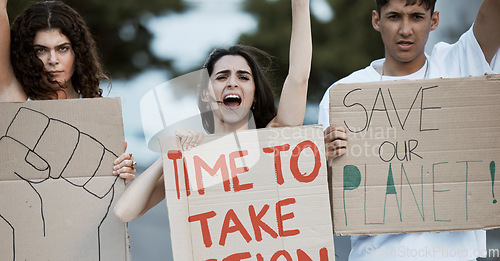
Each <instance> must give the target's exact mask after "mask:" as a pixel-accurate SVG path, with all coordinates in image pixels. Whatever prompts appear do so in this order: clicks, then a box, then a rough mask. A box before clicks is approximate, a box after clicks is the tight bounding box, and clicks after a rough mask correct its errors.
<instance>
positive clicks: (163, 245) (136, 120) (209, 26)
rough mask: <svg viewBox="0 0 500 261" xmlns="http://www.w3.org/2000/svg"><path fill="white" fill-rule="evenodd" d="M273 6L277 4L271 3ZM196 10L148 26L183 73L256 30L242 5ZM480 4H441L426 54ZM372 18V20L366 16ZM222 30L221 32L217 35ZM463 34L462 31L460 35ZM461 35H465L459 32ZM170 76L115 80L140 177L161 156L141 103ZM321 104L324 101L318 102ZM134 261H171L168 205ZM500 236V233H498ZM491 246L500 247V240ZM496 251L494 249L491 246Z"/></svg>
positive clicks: (203, 5) (221, 2) (147, 230)
mask: <svg viewBox="0 0 500 261" xmlns="http://www.w3.org/2000/svg"><path fill="white" fill-rule="evenodd" d="M269 1H273V0H269ZM186 2H187V3H188V4H189V5H190V6H191V10H190V11H188V12H186V13H184V14H170V15H167V16H164V17H160V18H155V19H151V20H149V21H148V22H147V26H148V27H149V28H150V29H151V31H152V32H153V33H154V36H155V37H154V40H153V42H152V44H151V48H152V49H153V50H154V53H155V54H156V55H158V56H159V57H163V58H171V59H173V60H174V66H176V67H177V68H178V69H181V70H182V69H185V68H201V66H202V64H203V62H204V60H205V57H204V56H205V55H206V53H207V52H209V51H210V50H211V49H213V48H214V47H217V46H228V45H232V44H235V43H236V41H237V40H238V37H239V35H240V34H241V33H243V32H251V31H252V30H255V28H256V25H257V21H256V20H255V19H254V18H253V17H252V16H250V15H248V14H244V13H242V12H241V3H242V2H243V0H186ZM480 3H481V1H480V0H439V1H437V7H436V9H437V10H438V11H440V13H441V17H440V18H441V20H440V25H439V27H438V29H437V30H436V31H435V32H432V33H431V35H430V38H429V42H428V45H427V46H428V48H427V49H426V52H427V53H428V54H430V52H431V48H430V47H432V46H433V45H434V44H435V43H436V42H438V41H446V42H453V41H455V40H456V39H453V38H450V37H449V36H450V34H449V33H448V32H450V31H453V30H456V29H454V28H456V27H460V28H463V26H464V25H465V26H466V28H468V27H469V26H470V25H471V24H472V21H473V20H474V18H475V15H476V12H477V9H478V8H479V5H480ZM311 10H312V14H313V15H314V16H316V17H317V18H318V19H323V20H328V19H332V18H333V17H334V11H333V10H331V8H330V7H329V5H328V4H326V2H325V1H324V0H311ZM367 15H370V14H367ZM215 28H218V30H214V29H215ZM460 30H461V29H460ZM459 33H462V31H461V32H459ZM170 77H171V76H170V75H168V73H167V72H165V71H161V70H150V71H147V72H144V73H142V74H140V75H138V76H136V77H135V78H133V79H131V80H129V81H123V80H119V79H113V87H112V90H111V93H110V94H109V96H112V97H116V96H118V97H121V99H122V106H123V121H124V129H125V137H126V140H127V142H128V149H127V150H128V151H129V152H133V154H134V158H135V159H136V161H137V162H138V168H139V172H138V173H140V171H141V169H143V168H145V167H147V166H149V165H150V164H151V163H152V162H153V161H154V160H156V158H157V157H159V154H158V153H155V152H151V151H149V150H148V149H147V146H146V143H145V140H144V134H143V129H142V123H141V114H140V105H139V104H140V99H141V97H143V96H144V94H146V93H147V92H149V91H151V90H152V89H154V88H155V87H156V86H158V85H160V84H162V83H164V82H166V81H168V80H170ZM196 102H197V98H196V97H195V96H192V97H185V98H184V99H179V98H178V97H175V96H174V95H173V94H172V98H171V99H170V100H169V101H168V103H169V105H170V107H171V108H173V110H172V113H175V114H182V113H183V111H189V110H190V109H192V108H197V107H196V106H197V105H196ZM318 102H319V101H318ZM306 117H307V119H306V122H307V123H308V124H311V123H316V120H317V104H315V103H310V104H308V109H307V115H306ZM129 231H130V235H131V241H130V242H131V246H132V247H131V249H132V258H133V260H135V261H137V260H138V261H143V260H145V261H154V260H172V257H171V248H170V235H169V228H168V220H167V208H166V205H165V203H164V202H162V203H160V204H159V205H157V206H156V207H154V208H153V209H152V210H151V211H149V212H148V213H146V214H145V215H144V216H143V217H141V218H139V219H137V220H135V221H132V222H130V223H129ZM496 233H497V234H498V232H496ZM495 238H496V239H495V240H496V241H494V240H490V241H491V242H489V243H491V244H495V245H496V246H498V245H500V242H499V241H498V236H497V237H495ZM492 246H493V245H492ZM349 248H350V245H349V240H348V238H344V237H342V238H340V237H339V238H336V251H337V252H338V253H337V254H338V256H339V258H338V259H337V260H347V253H348V250H349Z"/></svg>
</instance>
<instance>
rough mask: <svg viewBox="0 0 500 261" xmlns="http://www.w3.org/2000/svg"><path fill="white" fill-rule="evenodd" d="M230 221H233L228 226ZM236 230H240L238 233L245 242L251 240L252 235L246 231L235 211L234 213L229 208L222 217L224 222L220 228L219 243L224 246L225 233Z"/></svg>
mask: <svg viewBox="0 0 500 261" xmlns="http://www.w3.org/2000/svg"><path fill="white" fill-rule="evenodd" d="M231 221H233V224H234V226H229V223H230V222H231ZM236 231H239V232H240V234H241V235H242V236H243V238H244V239H245V240H246V241H247V243H248V242H250V241H251V240H252V237H251V236H250V234H249V233H248V231H247V230H246V229H245V227H244V226H243V224H242V223H241V221H240V220H239V219H238V216H237V215H236V213H234V210H232V209H230V210H229V211H228V212H227V213H226V217H225V218H224V224H223V225H222V229H221V235H220V240H219V245H221V246H224V245H225V244H226V238H227V234H229V233H234V232H236Z"/></svg>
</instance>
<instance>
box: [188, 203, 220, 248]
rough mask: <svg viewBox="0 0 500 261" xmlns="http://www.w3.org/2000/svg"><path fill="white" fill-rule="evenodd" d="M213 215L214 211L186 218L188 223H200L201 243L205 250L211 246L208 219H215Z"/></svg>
mask: <svg viewBox="0 0 500 261" xmlns="http://www.w3.org/2000/svg"><path fill="white" fill-rule="evenodd" d="M215 215H216V214H215V211H210V212H205V213H201V214H198V215H193V216H190V217H188V221H189V222H195V221H200V226H201V234H202V235H203V243H204V244H205V247H207V248H209V247H210V246H212V237H211V236H210V229H209V228H208V219H209V218H213V217H215Z"/></svg>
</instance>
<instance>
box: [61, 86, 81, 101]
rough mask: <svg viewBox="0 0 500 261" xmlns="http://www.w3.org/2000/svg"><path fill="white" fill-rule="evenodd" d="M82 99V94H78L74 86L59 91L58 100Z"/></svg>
mask: <svg viewBox="0 0 500 261" xmlns="http://www.w3.org/2000/svg"><path fill="white" fill-rule="evenodd" d="M78 98H80V94H78V93H77V92H76V91H75V89H74V88H73V86H69V87H66V88H64V89H63V90H60V91H57V99H58V100H63V99H78Z"/></svg>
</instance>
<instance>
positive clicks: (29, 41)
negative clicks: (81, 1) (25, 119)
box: [10, 1, 109, 100]
mask: <svg viewBox="0 0 500 261" xmlns="http://www.w3.org/2000/svg"><path fill="white" fill-rule="evenodd" d="M50 29H60V30H61V33H62V34H63V35H65V36H66V37H68V39H69V40H70V41H71V47H72V49H73V51H74V53H75V71H74V73H73V76H72V77H71V82H72V84H73V88H74V89H75V91H76V92H77V93H80V95H81V96H82V97H83V98H94V97H102V89H101V88H99V83H100V81H101V80H103V79H106V80H108V81H109V77H108V76H107V75H106V74H105V73H104V71H103V68H102V65H101V62H100V57H99V55H98V53H97V47H96V44H95V41H94V39H93V38H92V35H91V33H90V31H89V29H88V28H87V26H86V24H85V21H84V20H83V18H82V17H81V16H80V14H78V12H76V11H75V10H74V9H72V8H71V7H69V6H68V5H66V4H64V3H62V2H59V1H40V2H37V3H34V4H32V5H31V6H29V7H28V8H27V9H25V10H24V11H23V13H21V14H20V15H19V16H18V17H16V19H15V20H14V22H13V23H12V26H11V45H10V46H11V63H12V66H13V68H14V73H15V75H16V77H17V79H18V80H19V82H20V83H21V85H22V86H23V88H24V91H25V92H26V94H27V95H28V96H29V97H30V98H32V99H38V100H45V99H55V98H57V91H59V90H62V89H63V88H62V87H61V86H60V87H59V88H58V87H51V86H48V85H47V84H45V83H44V81H43V77H42V76H48V75H47V72H45V69H44V66H43V62H42V61H41V60H40V59H39V58H38V57H37V56H36V54H35V50H34V46H33V40H34V38H35V36H36V33H37V32H38V31H40V30H50Z"/></svg>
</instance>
